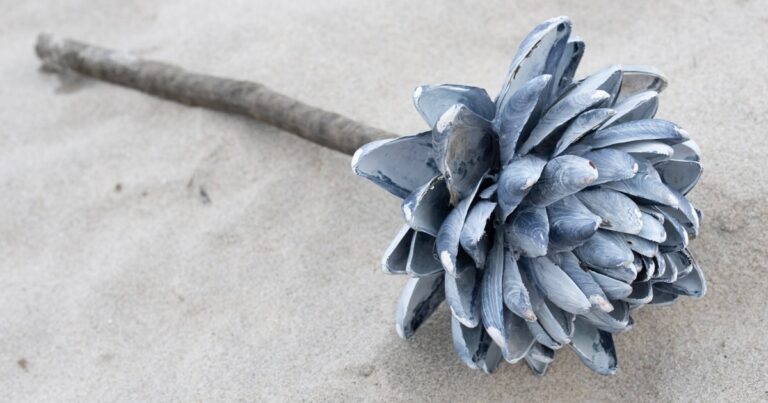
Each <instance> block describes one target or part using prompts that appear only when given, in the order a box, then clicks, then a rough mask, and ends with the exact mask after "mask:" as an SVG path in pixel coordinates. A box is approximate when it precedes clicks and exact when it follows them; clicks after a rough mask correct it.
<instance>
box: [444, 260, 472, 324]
mask: <svg viewBox="0 0 768 403" xmlns="http://www.w3.org/2000/svg"><path fill="white" fill-rule="evenodd" d="M459 265H460V266H461V267H460V268H459V273H457V275H456V276H452V275H447V276H445V299H446V301H448V306H450V307H451V313H452V314H453V316H454V317H455V318H456V319H458V320H459V322H461V324H462V325H464V326H467V327H477V325H478V323H479V322H480V281H479V280H478V278H477V277H478V276H477V270H476V269H475V266H474V264H473V263H472V262H471V261H469V259H459Z"/></svg>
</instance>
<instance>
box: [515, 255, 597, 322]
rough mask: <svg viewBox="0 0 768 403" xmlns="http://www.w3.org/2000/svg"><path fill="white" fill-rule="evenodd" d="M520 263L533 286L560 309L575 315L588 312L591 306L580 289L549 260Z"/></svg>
mask: <svg viewBox="0 0 768 403" xmlns="http://www.w3.org/2000/svg"><path fill="white" fill-rule="evenodd" d="M520 263H521V265H522V267H523V268H524V269H525V271H526V275H527V276H529V277H530V278H531V280H532V282H533V284H535V285H536V287H537V288H538V289H539V290H540V291H541V293H542V294H543V295H544V296H545V297H546V298H547V299H549V300H550V301H552V302H553V303H554V304H555V305H557V306H558V307H559V308H560V309H562V310H564V311H566V312H570V313H573V314H576V315H581V314H584V313H586V312H588V311H589V308H590V307H591V304H590V302H589V300H587V297H586V296H585V295H584V293H583V292H582V291H581V289H579V287H578V286H577V285H576V284H575V283H574V282H573V280H571V278H570V277H568V275H567V274H565V272H563V270H562V269H560V267H558V266H557V265H555V264H554V263H552V261H551V260H549V258H547V257H544V256H542V257H537V258H533V259H530V258H522V259H521V260H520ZM534 312H536V311H535V307H534ZM537 316H538V314H537Z"/></svg>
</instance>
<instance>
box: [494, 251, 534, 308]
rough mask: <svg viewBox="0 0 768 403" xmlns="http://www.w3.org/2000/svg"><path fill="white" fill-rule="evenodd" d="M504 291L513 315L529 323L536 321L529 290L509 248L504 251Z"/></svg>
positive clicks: (504, 296)
mask: <svg viewBox="0 0 768 403" xmlns="http://www.w3.org/2000/svg"><path fill="white" fill-rule="evenodd" d="M502 290H503V298H504V304H505V305H506V307H507V308H509V310H510V311H512V313H514V314H515V315H517V316H519V317H521V318H523V319H525V320H527V321H529V322H532V321H535V320H536V314H535V313H534V312H533V308H532V306H531V300H530V296H529V294H528V289H527V287H526V286H525V284H524V283H523V279H522V277H521V274H520V268H519V267H518V266H517V261H516V260H515V257H514V254H513V253H512V251H510V250H509V249H507V248H505V250H504V274H503V277H502Z"/></svg>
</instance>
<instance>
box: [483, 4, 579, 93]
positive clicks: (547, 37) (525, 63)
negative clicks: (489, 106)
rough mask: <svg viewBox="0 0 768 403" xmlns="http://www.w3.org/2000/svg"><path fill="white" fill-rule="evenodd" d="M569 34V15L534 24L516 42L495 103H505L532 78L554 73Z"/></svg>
mask: <svg viewBox="0 0 768 403" xmlns="http://www.w3.org/2000/svg"><path fill="white" fill-rule="evenodd" d="M570 34H571V21H570V20H569V19H568V17H556V18H551V19H549V20H547V21H544V22H542V23H541V24H539V25H537V26H536V27H535V28H534V29H533V30H532V31H531V32H530V33H529V34H528V35H527V36H526V37H525V39H523V41H522V42H521V43H520V46H518V48H517V53H515V56H514V57H513V58H512V62H511V63H510V65H509V69H508V70H507V75H506V77H505V78H504V85H503V86H502V88H501V92H500V93H499V97H498V99H497V101H496V105H504V104H505V102H506V99H507V98H509V97H510V96H512V95H513V94H514V93H515V91H517V90H518V89H519V88H520V87H521V86H522V85H523V84H524V83H526V82H528V81H529V80H531V79H532V78H534V77H536V76H540V75H542V74H549V75H552V74H554V73H555V72H556V71H557V68H558V64H559V62H560V59H561V58H562V55H563V52H564V51H565V48H566V44H567V42H568V37H569V36H570Z"/></svg>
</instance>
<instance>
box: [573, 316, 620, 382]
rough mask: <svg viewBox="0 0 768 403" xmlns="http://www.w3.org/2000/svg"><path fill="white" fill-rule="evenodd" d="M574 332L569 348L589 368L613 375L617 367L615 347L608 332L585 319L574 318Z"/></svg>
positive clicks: (602, 373) (599, 372)
mask: <svg viewBox="0 0 768 403" xmlns="http://www.w3.org/2000/svg"><path fill="white" fill-rule="evenodd" d="M575 326H576V332H575V334H574V336H573V342H572V343H571V348H572V349H573V351H574V352H575V353H576V355H577V356H578V357H579V359H581V361H582V362H583V363H584V364H585V365H586V366H588V367H589V368H590V369H591V370H593V371H595V372H597V373H598V374H601V375H613V374H615V373H616V369H617V367H618V365H617V360H616V347H615V346H614V344H613V337H612V336H611V334H610V333H608V332H604V331H602V330H599V329H597V328H596V327H594V326H592V325H591V324H590V323H589V322H587V321H586V320H585V319H581V318H578V317H577V318H576V323H575Z"/></svg>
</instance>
